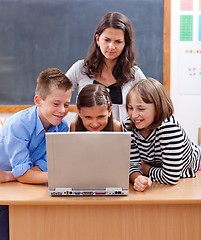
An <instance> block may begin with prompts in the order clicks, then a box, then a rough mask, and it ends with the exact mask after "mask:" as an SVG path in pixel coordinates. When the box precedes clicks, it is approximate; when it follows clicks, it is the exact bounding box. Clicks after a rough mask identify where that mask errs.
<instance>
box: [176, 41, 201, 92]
mask: <svg viewBox="0 0 201 240" xmlns="http://www.w3.org/2000/svg"><path fill="white" fill-rule="evenodd" d="M178 50H179V62H178V64H179V67H178V72H179V92H180V93H181V94H200V93H201V45H199V44H188V46H187V47H185V46H180V47H179V48H178Z"/></svg>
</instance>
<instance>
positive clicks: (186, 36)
mask: <svg viewBox="0 0 201 240" xmlns="http://www.w3.org/2000/svg"><path fill="white" fill-rule="evenodd" d="M192 40H193V16H192V15H181V16H180V41H192Z"/></svg>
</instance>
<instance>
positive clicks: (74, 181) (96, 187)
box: [46, 132, 131, 196]
mask: <svg viewBox="0 0 201 240" xmlns="http://www.w3.org/2000/svg"><path fill="white" fill-rule="evenodd" d="M46 141H47V142H46V148H47V164H48V188H49V194H50V195H51V196H59V195H127V194H128V188H129V165H130V142H131V137H130V133H128V132H60V133H58V132H55V133H46Z"/></svg>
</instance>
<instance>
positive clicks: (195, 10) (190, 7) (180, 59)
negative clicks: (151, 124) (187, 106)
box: [171, 0, 201, 95]
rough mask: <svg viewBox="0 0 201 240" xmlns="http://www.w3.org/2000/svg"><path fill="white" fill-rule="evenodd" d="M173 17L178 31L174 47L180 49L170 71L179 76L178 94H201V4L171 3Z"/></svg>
mask: <svg viewBox="0 0 201 240" xmlns="http://www.w3.org/2000/svg"><path fill="white" fill-rule="evenodd" d="M178 13H179V14H178ZM171 16H172V22H171V25H173V24H174V29H175V32H174V38H173V39H172V40H171V44H172V46H173V45H174V49H177V50H176V51H171V54H172V56H171V57H172V59H174V63H175V64H174V65H172V66H171V67H172V69H171V71H173V72H176V73H177V74H176V75H175V76H177V77H178V92H179V94H191V95H194V94H201V0H174V1H172V6H171ZM175 25H176V26H175ZM175 46H177V47H176V48H175Z"/></svg>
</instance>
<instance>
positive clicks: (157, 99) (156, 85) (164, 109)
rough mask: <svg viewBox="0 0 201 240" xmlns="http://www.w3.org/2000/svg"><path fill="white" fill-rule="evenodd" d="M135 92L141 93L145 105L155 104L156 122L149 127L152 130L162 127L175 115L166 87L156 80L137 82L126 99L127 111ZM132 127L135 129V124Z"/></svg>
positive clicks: (148, 79)
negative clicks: (167, 119)
mask: <svg viewBox="0 0 201 240" xmlns="http://www.w3.org/2000/svg"><path fill="white" fill-rule="evenodd" d="M134 92H137V93H139V95H140V97H141V99H142V100H143V101H144V102H145V103H153V104H154V107H155V118H154V122H153V123H152V124H151V126H150V127H149V128H150V130H152V129H155V128H157V127H158V126H160V125H161V123H162V121H163V120H164V119H166V118H168V117H170V116H171V115H172V114H173V113H174V106H173V103H172V101H171V99H170V97H169V96H168V95H167V93H166V91H165V88H164V86H163V85H162V84H161V83H160V82H159V81H158V80H156V79H154V78H147V79H141V80H139V81H136V82H135V83H134V85H133V86H132V88H131V89H130V90H129V92H128V94H127V97H126V109H127V111H128V104H129V102H130V98H131V96H132V94H133V93H134ZM130 127H134V124H133V126H130Z"/></svg>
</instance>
